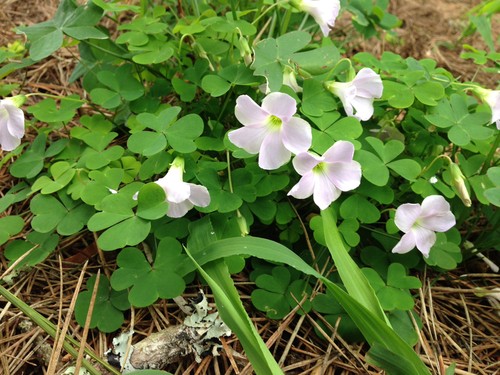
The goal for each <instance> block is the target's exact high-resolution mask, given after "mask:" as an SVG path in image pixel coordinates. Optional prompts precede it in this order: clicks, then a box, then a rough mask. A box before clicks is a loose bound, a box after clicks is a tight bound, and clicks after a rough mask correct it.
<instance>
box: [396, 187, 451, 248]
mask: <svg viewBox="0 0 500 375" xmlns="http://www.w3.org/2000/svg"><path fill="white" fill-rule="evenodd" d="M394 221H395V223H396V226H397V227H398V228H399V229H400V230H401V231H403V232H404V233H405V234H404V235H403V237H401V240H400V241H399V242H398V243H397V244H396V246H394V249H392V252H393V253H398V254H405V253H407V252H409V251H410V250H412V249H413V248H414V247H417V249H418V250H419V251H420V252H421V253H422V254H423V255H424V257H426V258H428V257H429V252H430V251H431V247H432V246H434V244H435V243H436V233H435V232H446V231H447V230H449V229H450V228H452V227H453V226H454V225H455V224H456V221H455V216H454V215H453V213H452V212H451V210H450V204H449V203H448V202H447V201H446V200H445V199H444V198H443V197H442V196H441V195H430V196H428V197H426V198H425V199H424V200H423V202H422V205H419V204H414V203H405V204H402V205H401V206H399V207H398V209H397V210H396V217H395V219H394Z"/></svg>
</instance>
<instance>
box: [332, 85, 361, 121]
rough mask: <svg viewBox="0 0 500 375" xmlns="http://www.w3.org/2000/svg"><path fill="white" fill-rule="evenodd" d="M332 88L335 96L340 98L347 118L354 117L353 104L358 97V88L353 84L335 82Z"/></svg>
mask: <svg viewBox="0 0 500 375" xmlns="http://www.w3.org/2000/svg"><path fill="white" fill-rule="evenodd" d="M332 87H333V92H334V93H335V95H337V96H338V97H339V98H340V101H341V102H342V105H343V106H344V111H345V113H346V114H347V116H353V115H354V108H353V107H352V104H351V102H352V101H353V100H354V98H355V97H356V87H354V85H353V84H352V82H335V83H334V84H333V85H332Z"/></svg>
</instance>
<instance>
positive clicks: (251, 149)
mask: <svg viewBox="0 0 500 375" xmlns="http://www.w3.org/2000/svg"><path fill="white" fill-rule="evenodd" d="M268 132H269V129H268V128H267V127H265V126H264V125H249V126H244V127H243V128H239V129H236V130H233V131H230V132H229V134H228V135H227V137H228V138H229V140H230V141H231V143H233V144H234V145H236V146H238V147H239V148H242V149H243V150H245V151H246V152H248V153H250V154H257V153H259V150H260V147H261V145H262V142H263V141H264V138H265V137H266V135H267V133H268Z"/></svg>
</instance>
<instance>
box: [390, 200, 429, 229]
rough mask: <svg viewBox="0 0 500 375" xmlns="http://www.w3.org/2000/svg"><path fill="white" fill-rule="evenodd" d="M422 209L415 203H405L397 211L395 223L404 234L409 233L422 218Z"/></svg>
mask: <svg viewBox="0 0 500 375" xmlns="http://www.w3.org/2000/svg"><path fill="white" fill-rule="evenodd" d="M421 211H422V208H421V207H420V205H419V204H415V203H405V204H402V205H401V206H399V207H398V208H397V210H396V216H395V217H394V222H395V223H396V226H397V227H398V228H399V229H400V230H401V231H403V232H405V233H408V232H409V231H410V229H411V227H412V226H413V224H415V221H417V219H418V218H419V216H420V212H421Z"/></svg>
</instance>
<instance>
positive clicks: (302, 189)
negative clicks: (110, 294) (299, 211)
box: [288, 173, 314, 199]
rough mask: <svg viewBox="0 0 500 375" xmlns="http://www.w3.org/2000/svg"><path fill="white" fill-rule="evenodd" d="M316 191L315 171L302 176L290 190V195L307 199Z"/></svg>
mask: <svg viewBox="0 0 500 375" xmlns="http://www.w3.org/2000/svg"><path fill="white" fill-rule="evenodd" d="M313 192H314V175H313V173H306V174H305V175H304V176H302V178H301V179H300V180H299V182H297V183H296V184H295V185H294V186H293V187H292V189H291V190H290V191H289V192H288V195H291V196H292V197H294V198H297V199H305V198H309V197H310V196H311V195H312V194H313Z"/></svg>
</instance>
